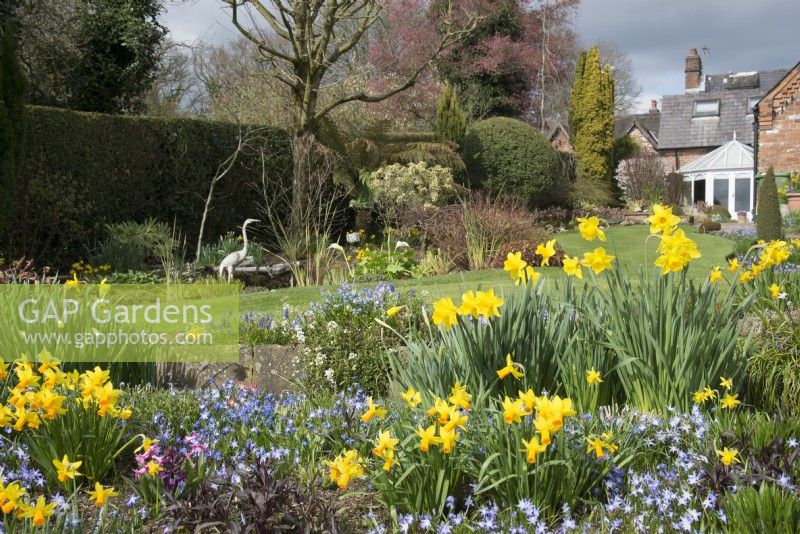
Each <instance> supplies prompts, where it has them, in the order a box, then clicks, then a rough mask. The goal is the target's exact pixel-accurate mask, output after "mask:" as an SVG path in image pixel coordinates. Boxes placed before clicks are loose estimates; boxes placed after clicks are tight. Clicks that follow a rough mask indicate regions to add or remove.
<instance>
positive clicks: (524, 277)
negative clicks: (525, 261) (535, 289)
mask: <svg viewBox="0 0 800 534" xmlns="http://www.w3.org/2000/svg"><path fill="white" fill-rule="evenodd" d="M541 274H542V273H540V272H537V271H536V269H534V268H533V267H531V266H530V265H528V266H527V267H525V269H524V270H523V271H520V273H519V278H517V279H516V280H515V281H514V285H515V286H518V285H520V284H524V285H528V284H530V285H536V282H537V281H538V280H539V277H540V276H541Z"/></svg>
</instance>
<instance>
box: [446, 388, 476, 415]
mask: <svg viewBox="0 0 800 534" xmlns="http://www.w3.org/2000/svg"><path fill="white" fill-rule="evenodd" d="M471 399H472V395H470V394H469V393H467V387H466V386H464V385H462V384H461V382H458V381H457V382H456V383H455V384H454V385H453V387H452V388H451V389H450V397H448V398H447V400H448V401H449V402H450V404H454V405H456V406H460V407H461V408H463V409H465V410H469V409H470V407H471V406H472V405H471V404H470V400H471Z"/></svg>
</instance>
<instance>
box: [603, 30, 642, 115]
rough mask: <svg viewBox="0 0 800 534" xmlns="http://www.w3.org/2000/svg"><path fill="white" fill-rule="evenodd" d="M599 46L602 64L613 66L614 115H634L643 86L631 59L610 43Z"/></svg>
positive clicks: (604, 42) (605, 42)
mask: <svg viewBox="0 0 800 534" xmlns="http://www.w3.org/2000/svg"><path fill="white" fill-rule="evenodd" d="M598 46H599V47H600V60H601V61H602V64H603V65H611V75H612V76H613V77H614V114H615V115H617V116H620V115H627V114H629V113H632V112H633V111H634V109H635V108H636V101H637V99H638V98H639V95H641V94H642V86H641V85H640V84H639V81H638V80H637V79H636V74H635V73H634V70H633V61H632V60H631V57H630V56H629V55H628V54H627V53H626V52H625V51H623V50H622V49H621V48H619V47H618V46H617V45H615V44H614V43H612V42H610V41H603V42H601V43H599V45H598Z"/></svg>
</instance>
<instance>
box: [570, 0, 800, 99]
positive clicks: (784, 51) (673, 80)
mask: <svg viewBox="0 0 800 534" xmlns="http://www.w3.org/2000/svg"><path fill="white" fill-rule="evenodd" d="M798 20H800V2H798V0H761V1H755V2H754V1H752V0H672V1H664V0H583V2H582V5H581V10H580V14H579V16H578V18H577V20H576V26H577V29H578V31H579V33H580V34H581V36H582V38H583V41H584V42H585V43H588V44H590V43H592V42H595V41H611V42H613V43H615V44H616V45H617V46H618V47H619V48H620V49H622V50H624V51H625V52H627V53H628V54H629V55H630V56H631V59H632V60H633V66H634V70H635V72H636V76H637V78H638V79H639V82H640V83H641V85H642V88H643V95H642V102H646V101H648V100H649V99H650V98H651V97H656V98H657V97H659V96H661V95H663V94H675V93H681V92H683V82H684V77H683V62H684V58H685V56H686V55H687V53H688V52H689V49H690V48H693V47H694V48H698V49H700V48H703V47H707V48H708V49H709V51H710V53H709V54H708V55H704V56H703V70H704V72H706V73H708V74H713V73H725V72H729V71H751V70H759V69H774V68H788V67H791V66H793V65H794V64H796V63H797V62H798V61H800V46H797V44H796V43H797V40H796V37H793V36H794V35H796V25H797V21H798ZM793 43H794V44H793Z"/></svg>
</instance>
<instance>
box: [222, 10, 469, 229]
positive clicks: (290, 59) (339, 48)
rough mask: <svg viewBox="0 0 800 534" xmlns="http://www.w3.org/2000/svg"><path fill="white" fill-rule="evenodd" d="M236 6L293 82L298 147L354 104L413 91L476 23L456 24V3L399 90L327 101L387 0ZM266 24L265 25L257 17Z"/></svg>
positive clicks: (306, 171)
mask: <svg viewBox="0 0 800 534" xmlns="http://www.w3.org/2000/svg"><path fill="white" fill-rule="evenodd" d="M222 1H223V2H224V3H225V4H227V5H228V6H229V7H230V12H231V22H232V23H233V25H234V26H235V27H236V29H237V30H239V32H240V33H241V34H242V35H244V36H245V37H246V38H247V39H248V40H249V41H251V42H252V43H253V44H254V45H255V46H256V47H257V49H258V51H259V52H260V54H261V56H262V57H263V58H264V60H265V61H267V62H269V63H270V65H271V67H272V71H271V74H272V76H274V77H275V78H276V79H277V80H279V81H280V82H281V83H283V84H284V85H286V87H287V88H288V90H289V93H290V98H291V111H292V123H293V124H292V130H293V134H294V136H295V143H298V142H300V143H302V144H304V145H307V146H310V147H311V146H314V145H315V143H314V139H315V137H316V136H317V135H318V134H319V130H320V125H321V122H322V120H323V119H324V118H325V117H326V116H327V115H328V114H329V113H330V112H332V111H333V110H335V109H337V108H338V107H340V106H342V105H344V104H347V103H349V102H379V101H382V100H385V99H387V98H389V97H391V96H393V95H395V94H398V93H400V92H402V91H404V90H406V89H408V88H409V87H411V86H413V85H414V84H415V83H416V81H417V78H418V77H419V76H420V74H421V73H422V72H423V71H424V70H425V69H426V68H428V67H429V66H431V65H432V64H434V63H435V62H436V61H437V60H438V58H440V57H441V56H442V54H443V52H444V51H446V50H447V49H448V48H449V47H450V46H451V45H452V44H453V43H455V42H457V41H458V40H459V39H461V38H462V37H463V36H464V35H466V34H467V33H468V32H469V31H471V30H472V29H473V28H474V26H475V18H474V17H468V22H467V23H465V24H464V25H462V26H457V25H456V23H455V22H454V21H455V18H454V17H453V13H452V9H451V6H450V5H449V4H448V5H447V6H446V7H445V8H444V9H443V12H442V13H441V17H440V19H441V22H440V25H439V27H440V30H441V31H440V32H439V35H440V41H439V42H438V43H435V45H434V46H433V47H432V52H431V54H430V56H429V57H428V58H426V60H425V61H424V62H422V63H421V64H420V65H419V66H418V68H416V69H414V70H413V72H411V73H410V74H409V75H408V77H407V78H406V79H405V80H404V81H402V82H400V83H398V84H397V85H396V86H394V87H391V88H388V89H386V90H383V91H381V92H376V93H372V92H369V91H366V90H356V91H353V92H351V93H347V94H344V95H341V96H339V97H337V98H334V99H333V100H332V101H330V102H327V103H321V100H320V92H321V90H322V88H323V84H324V82H325V80H326V79H327V77H328V76H329V75H330V74H331V73H333V72H335V69H334V66H336V65H337V63H339V62H340V60H343V59H345V58H346V57H347V56H348V54H350V53H351V52H352V51H353V50H354V49H355V48H356V47H357V45H358V44H359V42H360V41H361V39H362V37H364V35H365V34H366V33H367V31H368V30H369V29H370V28H371V27H372V26H373V25H375V24H376V23H377V22H378V21H379V20H380V14H381V6H382V4H383V2H381V1H380V0H222ZM257 18H258V19H259V20H260V21H261V22H262V23H266V29H265V28H261V27H259V26H258V24H257V22H256V19H257ZM307 163H308V158H302V157H298V156H297V155H295V156H294V157H293V169H292V170H293V174H292V175H293V183H292V210H291V213H292V214H291V217H292V227H293V228H295V229H296V230H299V229H300V227H299V225H300V224H301V218H302V214H303V213H304V212H305V211H306V207H305V206H304V204H306V203H307V197H308V196H309V194H310V193H311V192H310V181H311V175H312V172H313V169H311V168H309V167H307Z"/></svg>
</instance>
